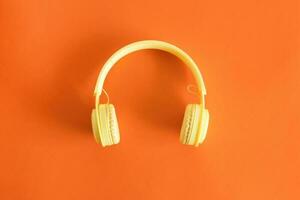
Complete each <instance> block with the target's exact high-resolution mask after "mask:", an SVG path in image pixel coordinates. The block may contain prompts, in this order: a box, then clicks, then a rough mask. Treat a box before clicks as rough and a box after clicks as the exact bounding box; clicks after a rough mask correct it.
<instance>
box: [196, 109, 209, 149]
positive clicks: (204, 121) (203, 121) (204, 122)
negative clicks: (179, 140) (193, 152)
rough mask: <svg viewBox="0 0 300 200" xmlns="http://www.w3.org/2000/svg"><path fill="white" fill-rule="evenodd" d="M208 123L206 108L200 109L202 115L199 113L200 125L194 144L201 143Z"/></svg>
mask: <svg viewBox="0 0 300 200" xmlns="http://www.w3.org/2000/svg"><path fill="white" fill-rule="evenodd" d="M208 124H209V112H208V110H207V109H204V110H203V111H202V115H201V125H200V130H199V134H198V137H197V142H196V146H198V145H199V144H202V143H203V141H204V140H205V137H206V133H207V129H208Z"/></svg>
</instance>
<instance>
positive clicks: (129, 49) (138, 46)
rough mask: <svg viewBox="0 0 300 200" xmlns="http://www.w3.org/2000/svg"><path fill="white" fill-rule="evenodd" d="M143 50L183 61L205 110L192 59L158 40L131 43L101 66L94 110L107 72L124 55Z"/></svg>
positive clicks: (197, 73)
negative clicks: (193, 79)
mask: <svg viewBox="0 0 300 200" xmlns="http://www.w3.org/2000/svg"><path fill="white" fill-rule="evenodd" d="M145 49H157V50H162V51H165V52H168V53H170V54H173V55H175V56H176V57H178V58H179V59H180V60H181V61H183V62H184V64H186V65H187V66H188V67H189V68H190V70H191V71H192V73H193V75H194V78H195V80H196V84H197V87H198V89H199V90H200V93H201V97H200V100H201V102H202V106H203V108H205V95H206V89H205V85H204V81H203V78H202V75H201V73H200V71H199V69H198V66H197V64H196V63H195V62H194V61H193V59H192V58H191V57H190V56H189V55H188V54H187V53H185V52H184V51H183V50H181V49H180V48H178V47H176V46H174V45H172V44H169V43H167V42H162V41H158V40H143V41H138V42H134V43H131V44H129V45H127V46H125V47H123V48H121V49H119V50H118V51H116V52H115V53H114V54H113V55H112V56H111V57H110V58H109V59H108V60H107V61H106V63H105V64H104V65H103V68H102V69H101V71H100V74H99V76H98V79H97V83H96V87H95V90H94V95H95V97H96V101H95V103H96V109H97V108H98V105H99V97H100V95H101V93H102V90H103V84H104V80H105V78H106V76H107V74H108V72H109V71H110V69H111V68H112V67H113V66H114V65H115V64H116V63H117V62H118V61H119V60H120V59H122V58H123V57H125V56H126V55H128V54H130V53H133V52H135V51H139V50H145Z"/></svg>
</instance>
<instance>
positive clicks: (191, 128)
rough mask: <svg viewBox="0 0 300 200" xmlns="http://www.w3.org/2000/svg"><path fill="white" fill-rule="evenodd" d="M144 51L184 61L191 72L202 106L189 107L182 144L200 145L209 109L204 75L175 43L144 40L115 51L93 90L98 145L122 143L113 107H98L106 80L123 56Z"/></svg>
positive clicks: (95, 130)
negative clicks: (153, 50)
mask: <svg viewBox="0 0 300 200" xmlns="http://www.w3.org/2000/svg"><path fill="white" fill-rule="evenodd" d="M144 49H157V50H162V51H165V52H169V53H171V54H173V55H175V56H176V57H178V58H179V59H180V60H182V61H183V62H184V63H185V64H186V65H187V66H188V67H189V68H190V70H191V71H192V73H193V75H194V78H195V80H196V84H197V87H198V88H199V90H200V91H201V92H200V94H201V95H200V99H199V100H200V101H201V104H190V105H188V106H187V109H186V112H185V117H184V122H183V125H182V129H181V133H180V141H181V143H183V144H187V145H195V146H198V145H199V144H201V143H202V142H203V141H204V139H205V137H206V132H207V127H208V121H209V114H208V110H207V109H206V108H205V95H206V89H205V85H204V81H203V78H202V75H201V73H200V71H199V69H198V66H197V65H196V63H195V62H194V61H193V59H192V58H191V57H190V56H189V55H188V54H187V53H185V52H184V51H183V50H181V49H180V48H178V47H176V46H174V45H172V44H169V43H167V42H162V41H158V40H144V41H139V42H134V43H131V44H129V45H127V46H125V47H123V48H121V49H119V50H118V51H116V52H115V53H114V54H113V55H112V56H111V57H110V58H109V59H108V60H107V61H106V63H105V64H104V66H103V68H102V69H101V71H100V74H99V76H98V80H97V83H96V87H95V90H94V95H95V109H93V111H92V126H93V132H94V135H95V139H96V141H97V142H98V143H100V141H101V143H102V145H103V146H107V145H113V144H117V143H119V141H120V136H119V129H118V125H117V119H116V115H115V111H114V108H113V106H112V105H110V106H108V105H105V104H101V105H99V98H100V95H101V93H102V90H103V84H104V81H105V78H106V76H107V74H108V72H109V71H110V69H111V68H112V67H113V66H114V64H116V63H117V62H118V61H119V60H120V59H121V58H123V57H124V56H126V55H128V54H130V53H133V52H135V51H139V50H144ZM107 106H108V107H109V108H107ZM109 117H110V118H109ZM109 119H110V120H109ZM109 124H110V125H109ZM112 124H113V125H112ZM111 125H112V126H111ZM109 127H114V129H110V128H109Z"/></svg>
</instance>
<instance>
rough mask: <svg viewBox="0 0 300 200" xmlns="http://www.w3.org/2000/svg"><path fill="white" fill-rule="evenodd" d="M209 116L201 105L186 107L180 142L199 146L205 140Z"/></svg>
mask: <svg viewBox="0 0 300 200" xmlns="http://www.w3.org/2000/svg"><path fill="white" fill-rule="evenodd" d="M208 120H209V114H208V111H207V110H206V109H203V108H202V106H201V105H200V104H189V105H188V106H187V107H186V110H185V114H184V119H183V124H182V127H181V132H180V142H181V143H182V144H187V145H195V146H198V145H199V144H200V143H202V142H203V141H204V139H205V136H206V132H207V127H208Z"/></svg>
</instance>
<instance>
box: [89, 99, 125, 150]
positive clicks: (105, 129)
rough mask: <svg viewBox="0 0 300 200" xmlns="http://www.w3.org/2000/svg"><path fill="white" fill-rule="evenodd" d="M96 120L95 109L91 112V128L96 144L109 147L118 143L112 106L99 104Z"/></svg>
mask: <svg viewBox="0 0 300 200" xmlns="http://www.w3.org/2000/svg"><path fill="white" fill-rule="evenodd" d="M98 115H99V118H98V120H97V116H96V109H93V111H92V127H93V133H94V137H95V140H96V142H97V143H100V141H101V143H102V146H110V145H113V144H118V143H119V142H120V134H119V127H118V121H117V116H116V112H115V108H114V106H113V105H112V104H100V105H99V111H98Z"/></svg>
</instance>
